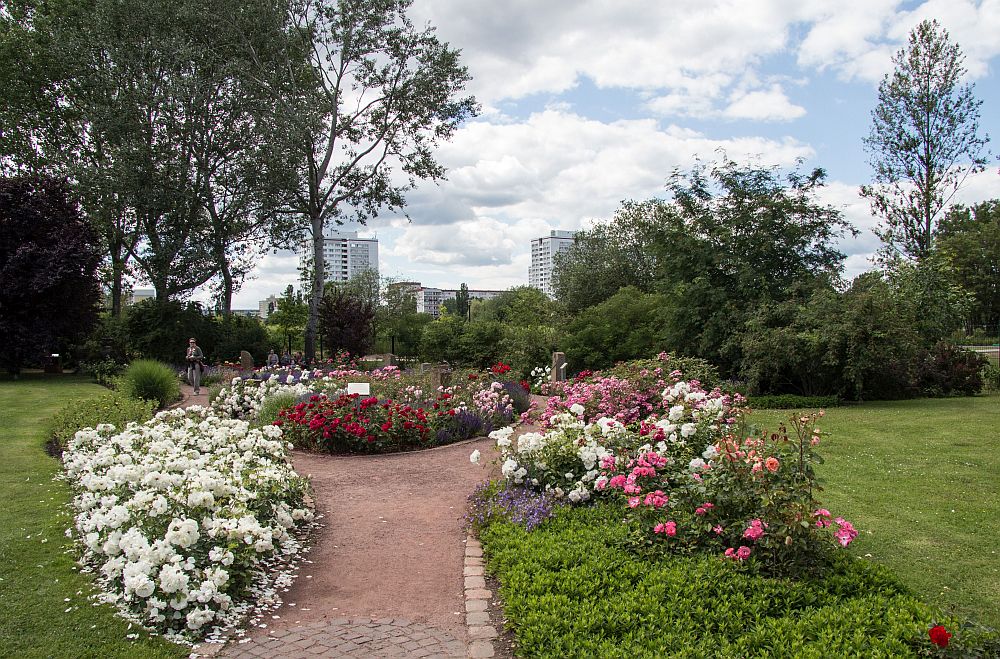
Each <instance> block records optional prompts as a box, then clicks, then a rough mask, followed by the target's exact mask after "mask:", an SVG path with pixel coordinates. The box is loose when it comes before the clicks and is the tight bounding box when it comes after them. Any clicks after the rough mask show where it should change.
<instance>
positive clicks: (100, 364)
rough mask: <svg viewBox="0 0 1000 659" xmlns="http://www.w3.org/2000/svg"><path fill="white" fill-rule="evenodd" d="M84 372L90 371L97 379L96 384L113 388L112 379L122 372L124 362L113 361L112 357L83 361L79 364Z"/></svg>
mask: <svg viewBox="0 0 1000 659" xmlns="http://www.w3.org/2000/svg"><path fill="white" fill-rule="evenodd" d="M80 366H81V367H82V368H83V370H84V372H86V373H90V374H91V375H93V376H94V379H95V380H97V384H99V385H101V386H103V387H108V388H109V389H113V388H114V386H113V385H114V379H115V378H116V377H117V376H119V375H121V374H122V371H124V370H125V366H126V365H125V364H122V363H120V362H117V361H115V360H114V359H111V358H108V359H102V360H100V361H97V362H85V363H83V364H81V365H80Z"/></svg>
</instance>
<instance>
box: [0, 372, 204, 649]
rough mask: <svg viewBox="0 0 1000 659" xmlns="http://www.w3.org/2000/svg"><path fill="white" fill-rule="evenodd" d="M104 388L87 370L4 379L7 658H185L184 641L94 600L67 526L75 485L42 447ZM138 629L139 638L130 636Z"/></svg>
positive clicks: (3, 627)
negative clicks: (74, 408) (77, 406)
mask: <svg viewBox="0 0 1000 659" xmlns="http://www.w3.org/2000/svg"><path fill="white" fill-rule="evenodd" d="M102 391H104V389H103V388H102V387H99V386H98V385H96V384H92V383H90V382H89V381H88V380H87V379H85V378H82V377H74V376H69V375H59V376H44V375H41V374H32V373H28V374H26V375H24V376H23V377H22V379H21V380H19V381H16V382H15V381H11V380H10V379H9V378H5V379H2V380H0V428H2V431H0V501H2V502H3V504H2V505H0V602H2V605H0V654H2V655H3V656H8V657H95V658H96V657H102V658H103V657H122V658H123V659H124V658H126V657H127V658H133V657H182V656H186V654H187V652H185V650H184V648H182V647H180V646H176V645H173V644H171V643H168V642H166V641H164V640H163V639H161V638H157V637H150V636H149V635H148V634H146V633H144V632H142V631H140V630H138V629H130V628H129V623H127V622H125V621H124V620H122V619H120V618H117V617H116V616H115V615H114V610H113V609H112V608H111V607H109V606H106V605H104V606H99V607H95V606H93V605H92V603H91V601H90V599H89V596H90V595H91V594H92V593H93V592H95V591H94V588H93V586H92V582H91V580H90V578H89V577H88V576H86V575H83V574H80V573H78V572H76V571H75V570H74V567H75V558H74V557H75V554H74V553H73V552H72V551H71V549H72V548H71V545H70V541H69V540H68V539H67V538H66V537H65V535H64V531H65V530H66V528H67V527H68V526H70V524H71V518H70V517H69V515H68V513H67V510H66V503H67V502H68V501H69V499H70V491H69V488H68V487H67V486H66V485H65V484H64V483H62V482H54V481H53V480H52V477H53V476H54V475H55V474H56V473H57V472H58V470H59V463H58V462H57V461H56V460H55V459H54V458H51V457H49V456H48V455H47V454H46V453H45V451H44V445H45V441H46V439H47V434H48V430H49V426H50V419H51V418H52V415H53V414H55V413H56V412H57V411H58V410H59V409H61V408H62V407H63V406H65V405H66V404H67V403H69V402H70V401H72V400H74V399H84V398H90V397H93V396H96V395H98V394H100V393H101V392H102ZM133 633H138V637H137V638H136V639H134V640H130V639H128V638H126V636H127V635H128V634H133Z"/></svg>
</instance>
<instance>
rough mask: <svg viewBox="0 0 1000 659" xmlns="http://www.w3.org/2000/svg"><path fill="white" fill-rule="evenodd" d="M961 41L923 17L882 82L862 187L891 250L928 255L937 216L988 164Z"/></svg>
mask: <svg viewBox="0 0 1000 659" xmlns="http://www.w3.org/2000/svg"><path fill="white" fill-rule="evenodd" d="M964 59H965V57H964V55H962V52H961V50H960V49H959V47H958V44H954V43H952V42H951V39H950V37H949V35H948V31H947V30H945V29H944V28H942V27H941V26H940V25H939V24H938V22H937V21H931V20H925V21H922V22H921V23H920V24H919V25H917V27H915V28H914V29H913V31H912V32H910V38H909V43H908V44H907V46H906V47H905V48H902V49H901V50H899V52H897V53H896V55H895V56H894V57H893V58H892V61H893V64H894V65H895V69H894V70H893V72H892V74H891V75H890V74H886V76H885V77H884V78H883V79H882V82H881V83H880V84H879V88H878V105H877V106H876V107H875V109H874V110H873V111H872V126H871V133H870V134H869V136H868V137H867V138H865V140H864V144H865V148H866V150H867V151H868V154H869V158H870V163H871V166H872V168H873V169H874V181H873V183H872V184H871V185H866V186H862V188H861V194H862V196H864V197H867V198H868V199H869V200H870V202H871V207H872V212H874V213H875V215H877V216H879V217H881V218H882V219H883V220H884V224H883V226H882V227H881V229H880V230H879V231H878V235H879V237H880V238H881V239H882V241H883V242H884V243H885V245H886V247H887V249H888V250H889V252H890V253H894V254H901V255H904V256H907V257H911V258H925V257H927V256H928V255H930V253H931V250H932V248H933V243H934V233H935V228H936V226H937V223H938V220H939V219H940V217H941V213H942V211H943V210H944V209H946V208H947V207H948V205H949V204H950V203H951V200H952V198H953V196H954V194H955V192H956V191H957V190H958V189H959V187H961V185H962V183H963V182H964V181H965V179H966V177H967V176H968V175H969V174H971V173H973V172H979V171H982V170H983V168H984V167H985V165H986V163H987V161H988V152H987V151H986V145H987V143H988V142H989V139H990V138H989V136H988V135H986V134H982V135H981V134H980V131H979V108H980V106H981V105H982V101H980V100H978V99H976V97H975V95H974V93H973V90H974V85H973V84H971V83H963V78H964V76H965V74H966V69H965V67H964V66H963V60H964Z"/></svg>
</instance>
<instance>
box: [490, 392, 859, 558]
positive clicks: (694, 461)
mask: <svg viewBox="0 0 1000 659" xmlns="http://www.w3.org/2000/svg"><path fill="white" fill-rule="evenodd" d="M658 375H659V374H657V376H658ZM675 376H676V374H675V373H671V374H666V377H667V378H673V377H675ZM619 404H620V405H622V406H624V407H623V408H618V407H616V406H617V405H619ZM742 404H743V400H742V399H741V398H740V397H738V396H729V395H727V394H724V393H723V392H721V391H720V390H719V389H713V390H710V391H707V390H705V389H704V388H702V387H701V385H700V383H698V382H697V381H685V380H676V381H672V382H667V383H666V385H665V386H664V388H663V389H661V391H660V396H659V399H658V400H657V401H655V403H653V402H651V401H649V399H648V397H647V396H643V395H640V392H639V391H638V389H637V388H635V387H630V386H629V384H628V383H627V382H625V381H622V380H619V379H616V378H603V377H601V376H599V375H598V376H596V379H594V380H591V381H587V382H577V383H570V384H567V385H565V386H564V387H563V388H562V393H561V395H559V396H556V397H553V398H551V399H550V400H549V404H548V406H547V408H546V411H545V413H544V414H543V422H544V424H545V425H546V426H547V431H546V432H544V433H529V434H528V435H525V436H523V437H522V438H521V439H520V440H519V441H518V442H517V443H516V444H514V443H512V442H511V439H510V433H511V431H510V430H509V429H505V430H504V431H498V432H497V433H494V435H491V436H493V437H494V439H497V440H498V441H497V444H498V447H499V448H500V451H501V453H502V455H503V458H502V459H503V460H504V464H503V467H502V473H503V475H504V477H505V478H507V479H508V480H512V481H513V482H515V483H524V484H527V485H530V486H533V487H536V488H538V489H542V490H549V491H553V492H555V494H556V496H557V497H562V496H564V495H565V496H566V498H567V499H568V500H569V501H571V502H572V503H582V502H584V501H587V500H589V499H590V498H591V497H593V496H601V497H605V498H609V499H612V500H619V501H621V503H622V506H623V509H624V510H625V511H626V513H627V516H628V518H629V519H630V520H631V522H632V523H634V524H636V525H637V527H638V528H639V529H640V530H641V532H642V533H643V534H646V535H647V539H648V541H649V542H651V543H652V544H653V545H654V546H659V547H661V548H662V549H663V550H665V551H680V552H688V551H691V550H694V549H697V550H702V551H710V552H718V555H719V556H720V558H723V559H725V560H732V561H734V562H736V563H747V562H751V561H752V562H754V564H756V565H758V566H760V567H761V568H762V569H764V570H766V571H770V572H773V573H785V574H791V573H798V572H802V571H808V570H810V569H812V568H813V567H815V566H818V565H819V564H821V563H822V562H823V560H824V557H825V555H826V552H827V551H828V550H829V549H830V548H832V547H833V546H834V545H835V544H839V545H840V546H843V547H846V546H847V545H849V544H850V542H851V541H853V540H854V538H855V537H857V530H856V529H854V527H853V526H852V525H851V524H850V522H848V521H846V520H844V519H842V518H839V517H838V518H833V517H832V516H831V515H830V514H829V512H828V511H826V510H825V509H823V508H821V506H820V504H819V502H818V501H817V500H816V499H815V496H814V495H815V493H816V492H817V491H818V489H819V488H818V487H817V486H816V478H815V473H814V471H813V464H814V462H816V461H817V460H818V456H817V454H816V453H815V449H816V446H817V444H818V443H819V441H820V437H821V435H822V433H821V432H820V430H819V428H817V427H816V424H817V421H818V419H819V418H820V417H821V416H822V414H821V413H820V414H815V415H808V416H797V417H793V418H792V419H791V420H790V422H789V423H788V424H784V425H782V426H781V427H780V428H779V430H778V432H776V433H771V434H768V433H761V434H757V435H754V434H749V433H747V432H746V430H745V426H746V424H745V413H746V410H745V409H744V408H743V407H742ZM597 414H600V415H602V416H599V417H597V420H596V421H592V422H591V421H589V420H590V419H592V418H594V415H597ZM594 465H596V466H594Z"/></svg>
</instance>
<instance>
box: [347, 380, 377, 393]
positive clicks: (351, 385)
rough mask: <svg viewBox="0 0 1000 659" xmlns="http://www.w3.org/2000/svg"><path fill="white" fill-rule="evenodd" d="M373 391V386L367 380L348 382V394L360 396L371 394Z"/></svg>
mask: <svg viewBox="0 0 1000 659" xmlns="http://www.w3.org/2000/svg"><path fill="white" fill-rule="evenodd" d="M371 393H372V386H371V385H370V384H368V383H367V382H348V383H347V395H348V396H350V395H351V394H358V395H359V396H370V395H371Z"/></svg>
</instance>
